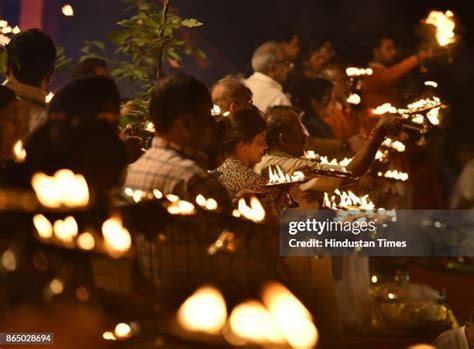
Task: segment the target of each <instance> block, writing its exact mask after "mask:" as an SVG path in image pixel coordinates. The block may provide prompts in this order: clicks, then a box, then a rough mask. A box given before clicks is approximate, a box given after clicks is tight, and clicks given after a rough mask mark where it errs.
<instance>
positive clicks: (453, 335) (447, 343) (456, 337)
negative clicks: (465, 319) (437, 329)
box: [433, 326, 469, 349]
mask: <svg viewBox="0 0 474 349" xmlns="http://www.w3.org/2000/svg"><path fill="white" fill-rule="evenodd" d="M433 344H434V345H435V346H436V348H439V349H469V344H468V342H467V337H466V330H465V327H464V326H463V327H460V328H458V329H455V330H449V331H446V332H443V333H441V334H440V335H439V337H438V338H436V340H435V341H434V343H433Z"/></svg>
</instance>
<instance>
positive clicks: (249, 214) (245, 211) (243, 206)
mask: <svg viewBox="0 0 474 349" xmlns="http://www.w3.org/2000/svg"><path fill="white" fill-rule="evenodd" d="M237 208H238V212H239V215H240V214H241V215H242V216H244V217H245V218H247V219H249V220H251V221H253V222H255V223H260V222H263V220H264V219H265V209H264V208H263V206H262V204H261V203H260V201H259V200H258V199H257V198H256V197H255V196H252V197H251V198H250V206H248V205H247V203H246V202H245V199H243V198H241V199H240V200H239V202H238V206H237ZM232 215H233V216H237V214H236V213H232Z"/></svg>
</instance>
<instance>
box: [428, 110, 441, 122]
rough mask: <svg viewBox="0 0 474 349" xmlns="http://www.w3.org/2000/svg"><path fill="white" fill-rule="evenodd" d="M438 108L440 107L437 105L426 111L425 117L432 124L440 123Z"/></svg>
mask: <svg viewBox="0 0 474 349" xmlns="http://www.w3.org/2000/svg"><path fill="white" fill-rule="evenodd" d="M439 110H440V107H437V108H433V109H431V110H430V111H429V112H428V113H426V117H427V118H428V120H429V121H430V122H431V123H432V124H433V125H434V126H436V125H439V123H440V120H439Z"/></svg>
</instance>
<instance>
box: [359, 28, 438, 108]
mask: <svg viewBox="0 0 474 349" xmlns="http://www.w3.org/2000/svg"><path fill="white" fill-rule="evenodd" d="M372 56H373V59H372V62H370V63H369V67H370V68H372V70H373V74H372V75H370V76H367V77H366V78H365V80H364V84H363V90H362V103H363V105H364V106H365V107H366V108H375V107H377V106H379V105H382V104H384V103H391V104H393V105H395V106H400V102H401V100H400V99H401V97H400V93H399V91H398V83H399V82H400V80H401V79H402V78H403V77H404V76H405V75H406V74H408V73H409V72H410V71H411V70H413V69H414V68H415V67H417V66H418V65H419V64H420V63H422V62H423V61H425V60H426V59H428V58H430V57H431V56H432V53H431V52H429V51H423V50H421V51H418V53H417V54H414V55H411V56H410V57H408V58H405V59H404V60H402V61H401V62H399V63H396V64H395V62H396V57H397V48H396V46H395V42H394V41H393V39H391V38H388V37H383V38H381V39H380V40H378V41H377V43H376V45H375V46H374V47H373V49H372Z"/></svg>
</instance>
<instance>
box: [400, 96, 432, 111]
mask: <svg viewBox="0 0 474 349" xmlns="http://www.w3.org/2000/svg"><path fill="white" fill-rule="evenodd" d="M440 106H441V100H440V99H439V98H438V97H436V96H433V97H431V98H422V99H419V100H417V101H415V102H413V103H410V104H408V105H407V107H406V108H405V109H398V112H399V113H400V114H404V113H416V112H418V111H421V110H424V109H429V108H436V107H440Z"/></svg>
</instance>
